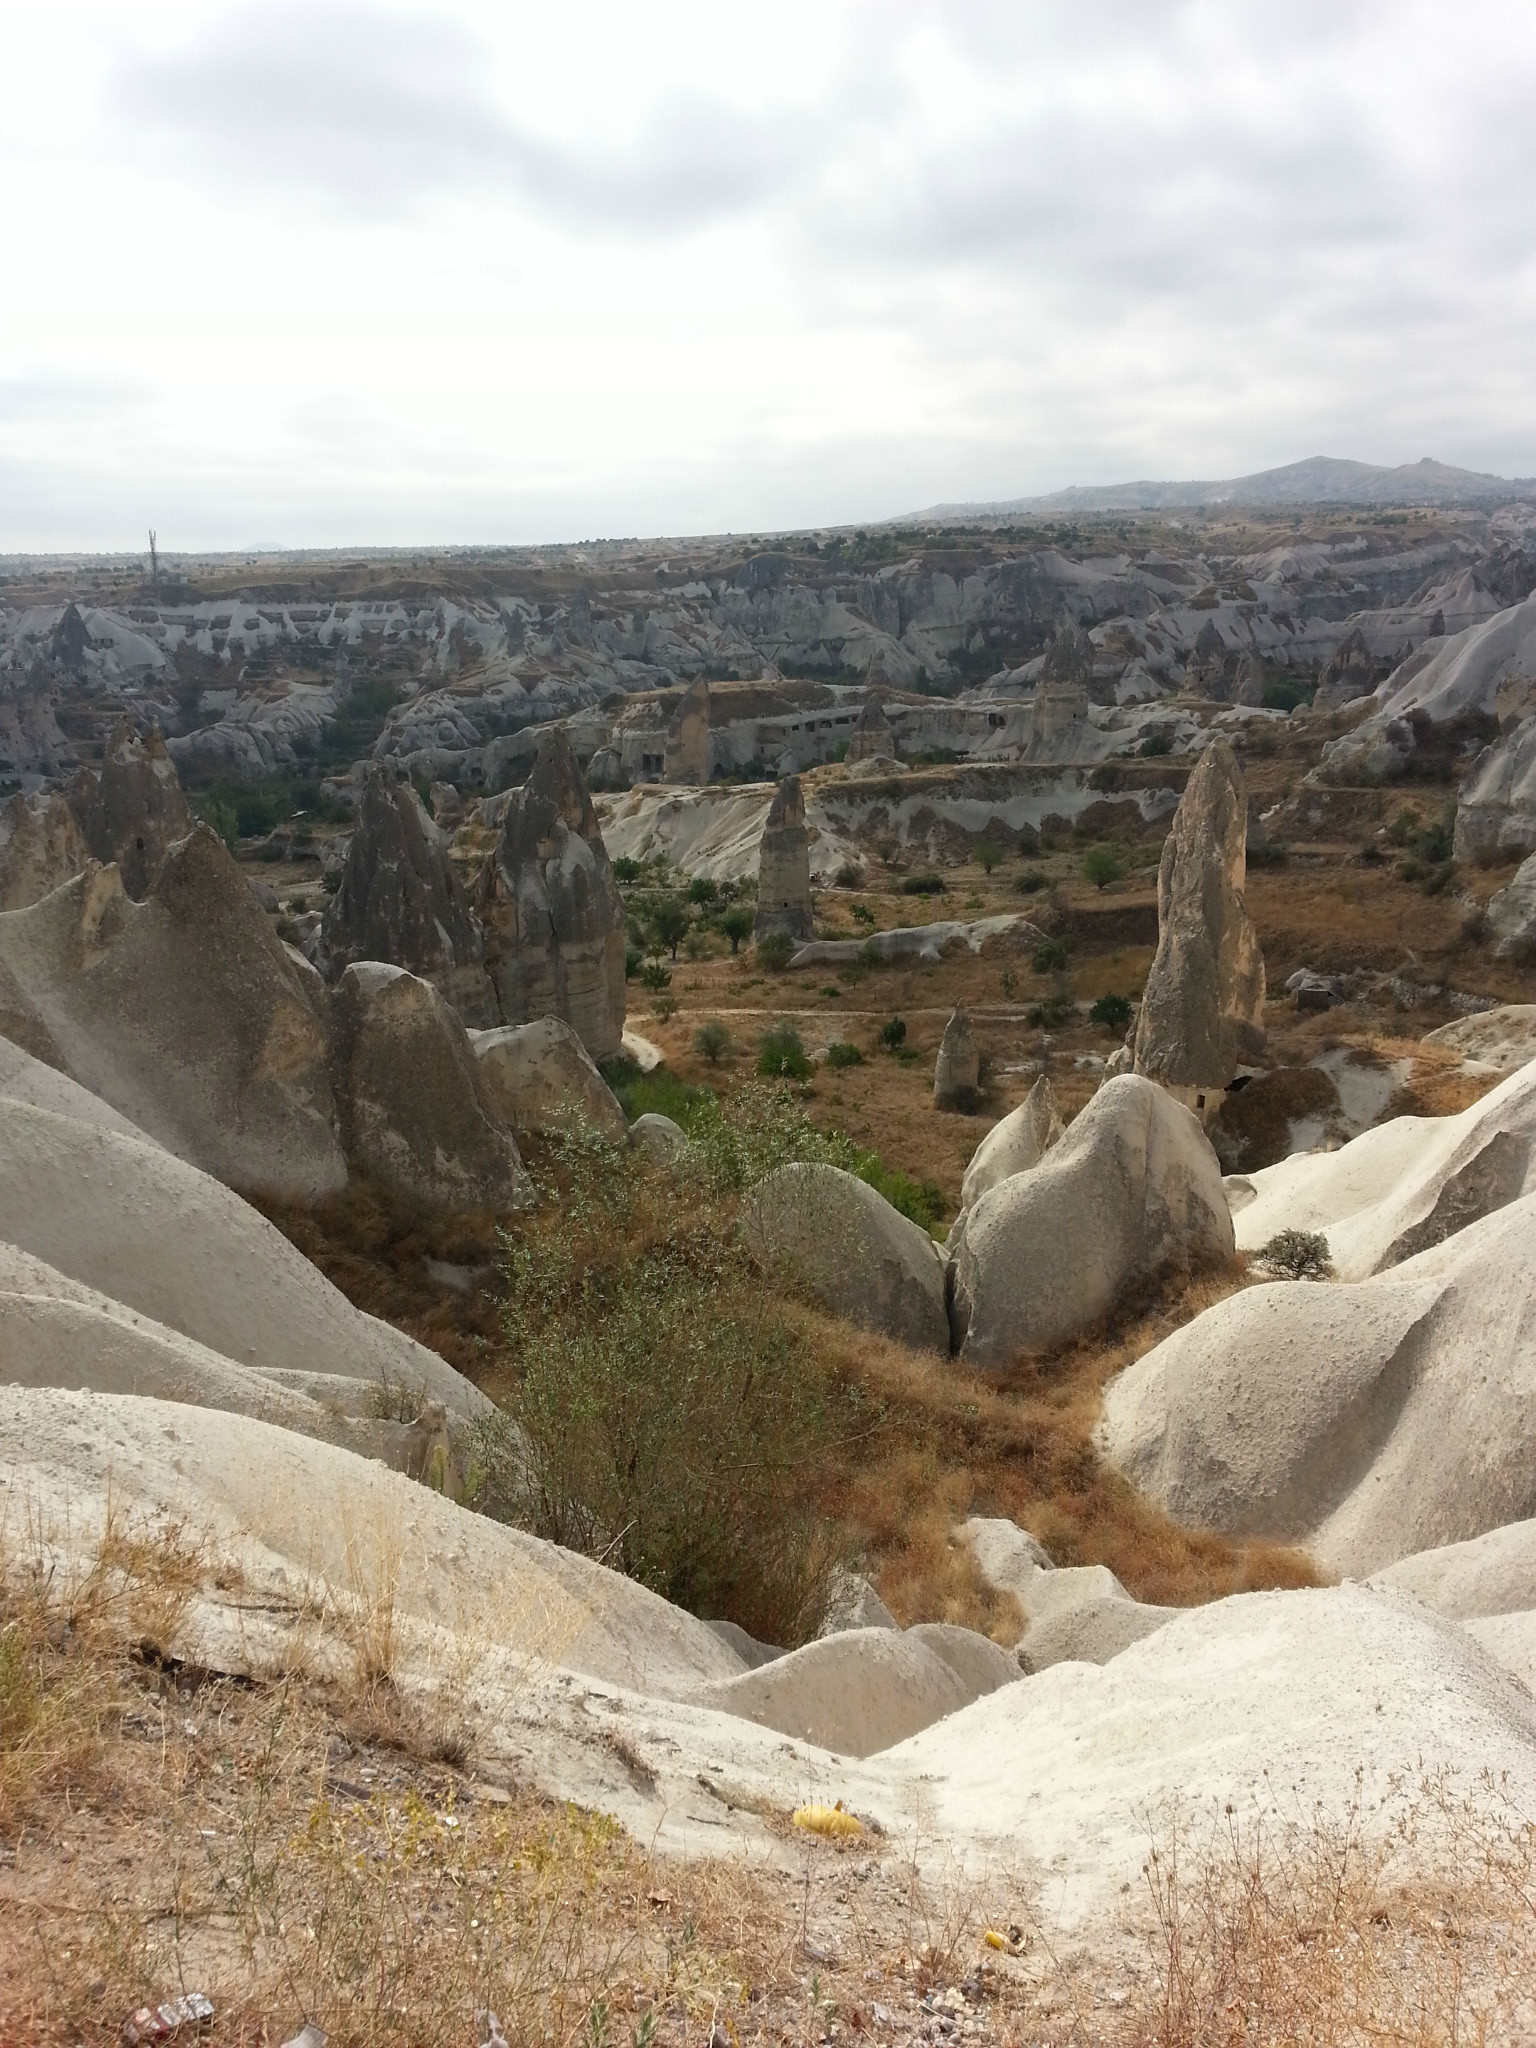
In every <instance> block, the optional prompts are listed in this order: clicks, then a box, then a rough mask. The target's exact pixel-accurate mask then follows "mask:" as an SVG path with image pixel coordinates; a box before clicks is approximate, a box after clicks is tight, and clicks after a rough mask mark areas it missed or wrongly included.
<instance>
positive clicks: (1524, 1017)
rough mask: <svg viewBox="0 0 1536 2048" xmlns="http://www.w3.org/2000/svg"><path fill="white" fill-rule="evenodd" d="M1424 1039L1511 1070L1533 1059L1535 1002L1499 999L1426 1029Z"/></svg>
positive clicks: (1535, 1054) (1506, 1071)
mask: <svg viewBox="0 0 1536 2048" xmlns="http://www.w3.org/2000/svg"><path fill="white" fill-rule="evenodd" d="M1424 1043H1425V1044H1426V1045H1448V1046H1450V1047H1451V1049H1452V1050H1453V1051H1455V1052H1459V1053H1460V1054H1461V1056H1462V1058H1463V1059H1468V1060H1479V1061H1481V1062H1482V1063H1483V1064H1484V1065H1486V1066H1490V1067H1497V1068H1498V1070H1499V1072H1500V1073H1501V1074H1512V1073H1514V1071H1515V1069H1516V1068H1517V1067H1523V1066H1525V1065H1526V1064H1527V1063H1528V1062H1529V1061H1531V1060H1536V1003H1501V1004H1500V1005H1499V1006H1498V1008H1497V1009H1494V1010H1483V1011H1480V1012H1479V1014H1478V1015H1477V1016H1475V1017H1458V1018H1457V1019H1456V1022H1455V1023H1454V1024H1442V1025H1441V1026H1440V1027H1439V1029H1438V1030H1436V1031H1426V1032H1425V1034H1424Z"/></svg>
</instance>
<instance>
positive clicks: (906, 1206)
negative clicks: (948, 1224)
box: [849, 1152, 944, 1231]
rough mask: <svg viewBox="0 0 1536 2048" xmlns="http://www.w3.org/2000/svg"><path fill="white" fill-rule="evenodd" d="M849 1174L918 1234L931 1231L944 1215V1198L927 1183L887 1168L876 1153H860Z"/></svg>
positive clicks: (939, 1191)
mask: <svg viewBox="0 0 1536 2048" xmlns="http://www.w3.org/2000/svg"><path fill="white" fill-rule="evenodd" d="M849 1171H851V1172H853V1173H855V1174H857V1175H858V1177H859V1179H860V1180H862V1181H867V1182H868V1183H869V1185H870V1186H871V1187H872V1188H873V1189H874V1191H875V1193H876V1194H877V1195H883V1196H884V1197H885V1199H886V1200H887V1201H888V1202H889V1203H890V1205H891V1207H892V1208H893V1209H898V1210H900V1212H901V1214H902V1215H903V1216H906V1217H908V1218H909V1219H910V1220H911V1221H912V1222H913V1223H915V1224H916V1225H917V1226H918V1228H919V1229H920V1230H927V1231H932V1229H933V1227H934V1225H935V1224H936V1223H937V1222H938V1220H939V1218H940V1217H941V1216H942V1215H943V1213H944V1196H943V1193H942V1192H941V1190H940V1189H938V1188H936V1187H935V1186H934V1184H933V1182H932V1181H931V1180H914V1179H913V1177H912V1175H911V1174H910V1173H904V1172H903V1171H902V1169H901V1168H900V1167H899V1166H887V1165H885V1164H884V1162H883V1161H882V1160H881V1158H880V1156H879V1154H878V1153H876V1152H861V1153H860V1154H859V1155H858V1158H857V1160H856V1161H855V1163H854V1164H853V1165H852V1166H851V1167H850V1169H849Z"/></svg>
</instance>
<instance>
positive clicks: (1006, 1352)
mask: <svg viewBox="0 0 1536 2048" xmlns="http://www.w3.org/2000/svg"><path fill="white" fill-rule="evenodd" d="M951 1247H952V1250H953V1252H954V1264H953V1269H952V1289H951V1309H950V1318H951V1325H952V1329H953V1333H954V1338H955V1342H956V1345H957V1348H958V1349H959V1351H960V1355H961V1357H962V1359H963V1360H964V1361H965V1363H966V1364H968V1365H973V1366H979V1367H982V1368H984V1369H990V1368H993V1367H999V1366H1006V1365H1009V1364H1011V1363H1012V1362H1013V1360H1014V1359H1015V1358H1016V1357H1017V1356H1018V1355H1019V1354H1020V1353H1023V1352H1029V1351H1039V1350H1045V1349H1048V1348H1049V1347H1050V1346H1052V1345H1055V1344H1062V1343H1065V1342H1066V1341H1067V1340H1068V1339H1069V1338H1071V1337H1074V1336H1075V1335H1077V1333H1078V1332H1079V1331H1081V1330H1084V1329H1086V1328H1087V1327H1088V1326H1089V1325H1090V1324H1091V1323H1094V1322H1096V1321H1097V1320H1098V1319H1099V1317H1100V1316H1102V1315H1104V1314H1106V1313H1107V1312H1108V1311H1109V1310H1110V1309H1111V1308H1112V1307H1113V1306H1114V1305H1115V1303H1116V1302H1117V1301H1118V1300H1120V1299H1121V1298H1122V1297H1123V1296H1124V1294H1125V1293H1126V1291H1127V1290H1128V1289H1129V1288H1130V1287H1132V1286H1133V1285H1135V1284H1137V1283H1138V1282H1141V1281H1145V1280H1151V1279H1153V1278H1155V1277H1156V1276H1157V1275H1158V1274H1160V1273H1163V1272H1165V1271H1167V1270H1169V1269H1170V1268H1174V1267H1188V1268H1195V1267H1199V1266H1204V1265H1214V1264H1219V1263H1221V1262H1223V1261H1225V1260H1226V1259H1229V1258H1230V1257H1231V1256H1232V1249H1233V1239H1232V1217H1231V1213H1230V1211H1229V1210H1228V1207H1227V1198H1226V1194H1225V1192H1224V1191H1223V1188H1222V1184H1221V1167H1220V1164H1219V1163H1218V1161H1217V1158H1216V1154H1215V1153H1214V1152H1213V1151H1212V1150H1211V1147H1210V1145H1209V1143H1208V1142H1207V1140H1206V1136H1205V1133H1204V1132H1203V1131H1202V1130H1201V1128H1200V1125H1199V1124H1198V1122H1197V1121H1196V1120H1195V1118H1194V1117H1193V1116H1192V1115H1191V1114H1190V1112H1189V1111H1188V1110H1186V1109H1184V1108H1182V1107H1181V1106H1180V1105H1179V1104H1178V1103H1177V1102H1175V1101H1174V1100H1173V1098H1172V1097H1171V1096H1170V1095H1168V1094H1167V1092H1166V1091H1165V1090H1163V1089H1161V1088H1158V1087H1156V1086H1155V1085H1154V1084H1153V1083H1152V1082H1150V1081H1147V1080H1145V1079H1143V1078H1142V1077H1141V1076H1140V1075H1137V1074H1122V1075H1119V1076H1117V1077H1116V1079H1114V1080H1112V1081H1107V1082H1106V1083H1105V1084H1104V1086H1103V1087H1102V1088H1101V1089H1100V1090H1099V1091H1098V1093H1097V1094H1096V1095H1095V1096H1094V1097H1093V1098H1092V1100H1091V1101H1090V1102H1089V1103H1088V1105H1087V1107H1086V1108H1085V1109H1084V1110H1082V1111H1081V1112H1080V1113H1079V1115H1078V1116H1077V1118H1076V1119H1075V1120H1074V1121H1073V1123H1072V1124H1070V1125H1069V1126H1068V1129H1067V1133H1066V1135H1065V1137H1063V1138H1062V1139H1061V1141H1060V1142H1059V1143H1058V1144H1057V1145H1055V1146H1053V1147H1052V1149H1051V1150H1050V1152H1048V1153H1047V1155H1046V1156H1045V1158H1044V1159H1043V1160H1041V1162H1040V1163H1039V1165H1038V1166H1036V1167H1034V1168H1033V1169H1032V1170H1031V1171H1030V1172H1028V1173H1022V1174H1016V1175H1015V1176H1014V1177H1013V1178H1012V1179H1010V1180H1004V1181H1000V1182H999V1183H998V1184H997V1186H995V1187H994V1188H992V1189H991V1190H990V1191H989V1192H988V1193H986V1194H984V1195H983V1196H982V1197H981V1199H980V1201H979V1202H977V1204H976V1206H975V1207H974V1208H972V1209H968V1210H966V1212H965V1213H964V1215H963V1216H962V1217H961V1219H960V1221H959V1223H958V1224H957V1225H956V1227H955V1231H954V1233H953V1236H952V1238H951Z"/></svg>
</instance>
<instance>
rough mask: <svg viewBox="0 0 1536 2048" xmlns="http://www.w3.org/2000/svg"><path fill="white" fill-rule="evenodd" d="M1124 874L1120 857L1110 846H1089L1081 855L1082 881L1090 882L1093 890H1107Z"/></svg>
mask: <svg viewBox="0 0 1536 2048" xmlns="http://www.w3.org/2000/svg"><path fill="white" fill-rule="evenodd" d="M1124 873H1125V868H1124V866H1123V865H1122V863H1121V859H1120V856H1119V854H1118V853H1116V852H1115V850H1114V848H1113V847H1112V846H1090V847H1089V849H1088V851H1087V852H1086V853H1085V854H1084V855H1083V880H1084V881H1085V882H1092V884H1093V886H1094V887H1095V889H1107V888H1108V887H1109V885H1110V883H1111V882H1118V881H1119V879H1120V877H1121V876H1122V875H1123V874H1124Z"/></svg>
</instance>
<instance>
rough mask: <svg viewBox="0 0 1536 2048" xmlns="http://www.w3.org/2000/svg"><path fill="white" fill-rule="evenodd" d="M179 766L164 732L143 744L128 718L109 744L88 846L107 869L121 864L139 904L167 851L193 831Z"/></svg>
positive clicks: (89, 817)
mask: <svg viewBox="0 0 1536 2048" xmlns="http://www.w3.org/2000/svg"><path fill="white" fill-rule="evenodd" d="M192 822H193V821H192V813H191V810H190V809H189V808H188V805H187V799H186V797H185V796H184V795H183V794H182V788H181V782H180V779H179V777H178V776H177V773H176V765H175V763H174V762H173V761H172V759H171V757H170V755H169V754H168V753H167V752H166V751H165V741H164V739H163V738H162V737H161V733H160V728H159V727H158V726H151V728H150V731H149V737H148V738H147V739H140V737H139V735H138V734H137V733H136V732H135V731H134V729H133V726H132V725H131V724H130V723H129V722H128V720H127V719H124V721H123V722H122V724H121V725H119V727H118V728H117V731H116V732H115V733H114V734H113V736H112V739H111V741H110V742H109V744H108V747H107V751H106V755H105V758H104V759H103V761H102V764H101V778H100V780H99V781H98V783H97V784H96V790H95V794H94V796H93V798H92V801H91V805H90V809H89V811H88V812H87V814H86V819H85V838H86V844H87V845H88V846H89V847H90V850H91V853H92V855H93V856H94V857H95V858H96V859H97V860H99V861H100V862H101V863H102V864H103V866H105V865H106V864H107V863H108V862H109V861H116V863H117V866H118V869H119V871H120V873H121V875H122V878H123V888H124V889H125V891H126V892H127V894H128V895H130V896H131V897H132V898H133V899H134V901H135V902H136V903H137V902H142V900H143V899H144V897H145V896H147V895H148V894H149V891H150V888H151V887H152V885H153V883H154V880H155V877H156V876H157V875H158V874H159V872H160V869H161V866H162V864H163V862H164V860H165V856H166V851H167V849H168V848H169V847H170V846H171V845H172V844H173V843H174V842H175V841H176V840H178V839H185V838H186V836H187V834H188V833H189V832H190V831H191V830H192Z"/></svg>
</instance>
